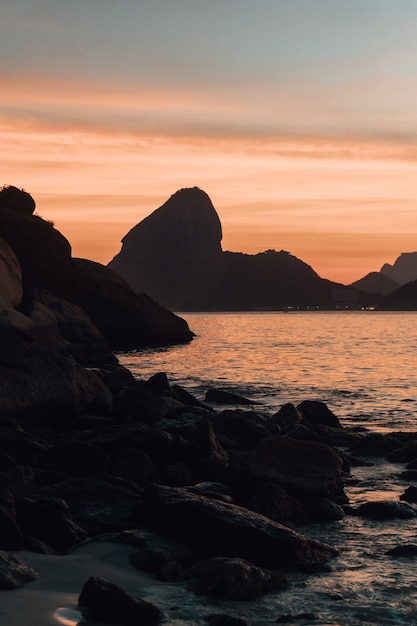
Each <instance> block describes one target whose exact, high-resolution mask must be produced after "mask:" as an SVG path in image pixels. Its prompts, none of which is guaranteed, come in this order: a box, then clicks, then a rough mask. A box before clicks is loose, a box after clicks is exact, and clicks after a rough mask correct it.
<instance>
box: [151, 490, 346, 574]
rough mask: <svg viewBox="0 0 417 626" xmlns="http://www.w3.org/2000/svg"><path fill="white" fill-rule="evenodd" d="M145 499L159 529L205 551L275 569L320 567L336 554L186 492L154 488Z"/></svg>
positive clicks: (254, 516) (263, 520)
mask: <svg viewBox="0 0 417 626" xmlns="http://www.w3.org/2000/svg"><path fill="white" fill-rule="evenodd" d="M144 498H145V503H146V504H147V506H148V508H149V511H150V514H151V516H152V520H153V521H152V524H153V525H154V527H155V528H158V529H162V530H163V531H164V532H166V533H169V534H170V535H172V536H175V537H176V538H177V539H179V540H181V541H183V542H184V543H186V544H187V545H190V546H191V547H193V548H194V549H197V550H201V551H204V552H205V553H209V554H210V553H211V554H213V553H214V554H215V555H218V556H229V557H239V558H243V559H247V560H249V561H251V562H253V563H255V564H257V565H260V566H266V567H268V566H271V567H274V568H280V567H288V566H290V565H291V566H297V565H298V566H301V565H303V564H305V563H307V562H316V563H317V562H321V561H323V560H327V559H328V558H330V557H332V556H335V555H336V554H337V550H335V549H334V548H332V547H330V546H327V545H325V544H321V543H318V542H315V541H311V540H309V539H307V538H305V537H303V536H302V535H299V534H298V533H295V532H294V531H292V530H290V529H289V528H286V527H285V526H282V525H280V524H277V523H276V522H273V521H271V520H269V519H267V518H266V517H264V516H262V515H259V514H258V513H254V512H252V511H248V510H247V509H244V508H242V507H239V506H237V505H234V504H229V503H225V502H220V501H219V500H213V499H209V498H206V497H204V496H198V495H195V494H191V493H189V492H187V491H186V490H184V489H177V488H173V487H162V486H157V485H152V486H150V487H149V488H147V490H146V491H145V493H144Z"/></svg>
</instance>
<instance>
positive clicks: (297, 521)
mask: <svg viewBox="0 0 417 626" xmlns="http://www.w3.org/2000/svg"><path fill="white" fill-rule="evenodd" d="M247 507H248V508H249V509H251V510H252V511H256V512H257V513H260V514H261V515H265V517H268V518H269V519H271V520H273V521H275V522H278V523H279V524H285V525H286V526H288V525H290V526H292V525H295V526H299V525H301V524H304V523H305V522H306V521H307V519H308V516H307V514H306V510H305V509H304V506H303V504H302V503H301V502H300V500H298V499H297V498H294V496H291V495H289V494H288V493H287V492H286V491H285V489H284V488H283V487H281V486H280V485H277V484H275V483H267V484H266V485H262V486H261V487H259V489H257V490H256V491H255V493H254V495H253V497H252V499H251V500H250V502H249V503H248V505H247Z"/></svg>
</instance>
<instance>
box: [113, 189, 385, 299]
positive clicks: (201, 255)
mask: <svg viewBox="0 0 417 626" xmlns="http://www.w3.org/2000/svg"><path fill="white" fill-rule="evenodd" d="M221 238H222V228H221V224H220V220H219V217H218V215H217V212H216V210H215V208H214V206H213V204H212V202H211V200H210V198H209V196H208V195H207V194H206V193H205V192H204V191H202V190H201V189H199V188H197V187H193V188H186V189H180V190H179V191H177V192H176V193H175V194H174V195H172V196H171V197H170V198H169V199H168V200H167V202H165V203H164V204H163V205H162V206H161V207H160V208H159V209H156V210H155V211H154V212H153V213H151V215H149V216H148V217H147V218H145V219H144V220H143V221H142V222H140V223H139V224H137V225H136V226H135V227H134V228H132V230H130V231H129V232H128V233H127V235H126V236H125V237H124V238H123V240H122V244H123V245H122V249H121V251H120V252H119V254H118V255H117V256H115V257H114V259H113V260H112V261H111V262H110V263H109V267H110V268H111V269H113V270H114V271H116V272H117V273H119V274H120V275H121V276H123V278H125V279H126V280H127V281H128V282H129V284H130V285H131V286H132V288H133V289H134V290H135V291H136V292H138V293H141V292H146V293H148V294H149V295H150V296H151V297H152V298H154V299H155V300H157V301H158V302H160V303H161V304H162V305H163V306H166V307H168V308H170V309H172V310H175V311H198V310H239V309H241V310H253V309H279V308H283V307H301V308H305V307H316V306H317V307H327V308H333V307H334V306H335V302H336V300H335V292H336V291H337V292H338V293H337V297H336V299H337V302H339V303H340V302H342V303H343V306H346V307H351V306H355V305H356V304H357V295H358V292H357V290H353V289H350V290H349V289H347V288H346V287H344V286H343V285H340V284H338V283H333V282H331V281H329V280H325V279H323V278H320V276H319V275H318V274H317V273H316V272H315V271H314V270H313V269H312V268H311V267H310V266H309V265H307V264H306V263H304V262H303V261H301V260H300V259H297V258H296V257H294V256H293V255H291V254H289V253H288V252H285V251H280V252H276V251H275V250H267V251H266V252H262V253H259V254H255V255H249V254H243V253H239V252H223V251H222V248H221ZM371 300H372V298H371ZM367 303H368V302H366V304H367ZM372 303H373V302H372Z"/></svg>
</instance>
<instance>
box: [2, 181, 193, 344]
mask: <svg viewBox="0 0 417 626" xmlns="http://www.w3.org/2000/svg"><path fill="white" fill-rule="evenodd" d="M34 208H35V203H34V201H33V200H32V199H31V197H30V196H29V194H27V193H26V192H23V191H19V190H18V189H16V188H15V187H6V188H3V189H2V190H1V191H0V231H1V234H2V240H1V242H0V278H2V282H1V287H0V323H1V322H2V319H3V326H7V327H9V328H10V327H12V328H13V327H14V328H16V329H17V330H19V331H23V332H24V333H25V332H26V333H27V334H28V336H30V338H31V339H32V340H33V339H35V340H37V341H38V340H39V341H40V342H41V343H49V344H50V346H51V347H52V346H53V344H54V343H55V345H56V347H59V348H62V347H63V346H64V344H65V342H67V343H70V344H74V343H75V344H78V345H80V344H84V345H88V346H89V348H90V351H91V346H92V345H93V346H98V347H99V348H100V349H99V352H102V348H103V343H104V342H107V343H108V346H109V347H111V348H113V349H115V348H120V347H123V348H137V347H141V346H146V345H166V344H169V343H178V342H183V341H190V339H191V338H192V333H191V332H190V330H189V328H188V325H187V324H186V322H185V321H184V320H182V319H181V318H179V317H177V316H175V315H174V314H173V313H171V312H170V311H167V310H166V309H163V308H162V307H160V306H159V305H158V304H157V303H156V302H154V301H153V300H151V298H149V297H148V296H146V295H141V296H139V295H138V294H136V293H134V292H133V291H132V289H131V288H130V287H129V286H128V285H127V283H126V282H125V281H124V280H123V279H122V278H120V277H118V276H117V275H116V274H115V273H114V272H112V271H111V270H109V269H108V268H106V267H105V266H102V265H100V264H99V263H93V262H92V261H86V260H83V259H73V258H72V257H71V246H70V244H69V243H68V241H67V240H66V239H65V237H63V235H61V233H59V232H58V231H57V230H56V229H55V228H54V227H53V225H52V223H50V222H47V221H45V220H43V219H42V218H40V217H38V216H36V215H33V214H32V213H33V210H34ZM48 293H49V296H48ZM60 299H61V300H60ZM71 305H72V306H71ZM75 305H78V307H81V309H82V310H83V312H84V313H82V312H81V311H80V310H79V309H78V310H76V307H75ZM17 309H18V311H17ZM16 311H17V313H19V314H21V315H24V316H25V317H26V318H30V321H29V320H27V319H25V318H23V317H21V315H20V316H19V315H16ZM4 312H6V313H4ZM87 316H88V317H89V318H90V320H87V319H86V318H87ZM82 317H84V319H81V318H82ZM93 325H94V326H95V327H96V329H94V328H93ZM97 329H98V330H97ZM100 333H101V335H100ZM36 335H37V336H36ZM74 335H76V336H74ZM62 340H63V341H62ZM58 344H60V345H59V346H58ZM76 352H77V350H74V353H76ZM78 353H80V350H78Z"/></svg>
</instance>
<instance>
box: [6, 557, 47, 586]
mask: <svg viewBox="0 0 417 626" xmlns="http://www.w3.org/2000/svg"><path fill="white" fill-rule="evenodd" d="M37 578H39V575H38V572H37V571H36V570H35V569H34V568H33V567H31V566H30V565H28V564H27V563H25V562H24V561H22V560H21V559H19V558H18V557H17V556H16V555H15V554H8V553H7V552H3V551H1V550H0V589H4V590H7V589H16V588H17V587H21V586H22V585H23V584H24V583H27V582H30V581H32V580H36V579H37Z"/></svg>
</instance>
